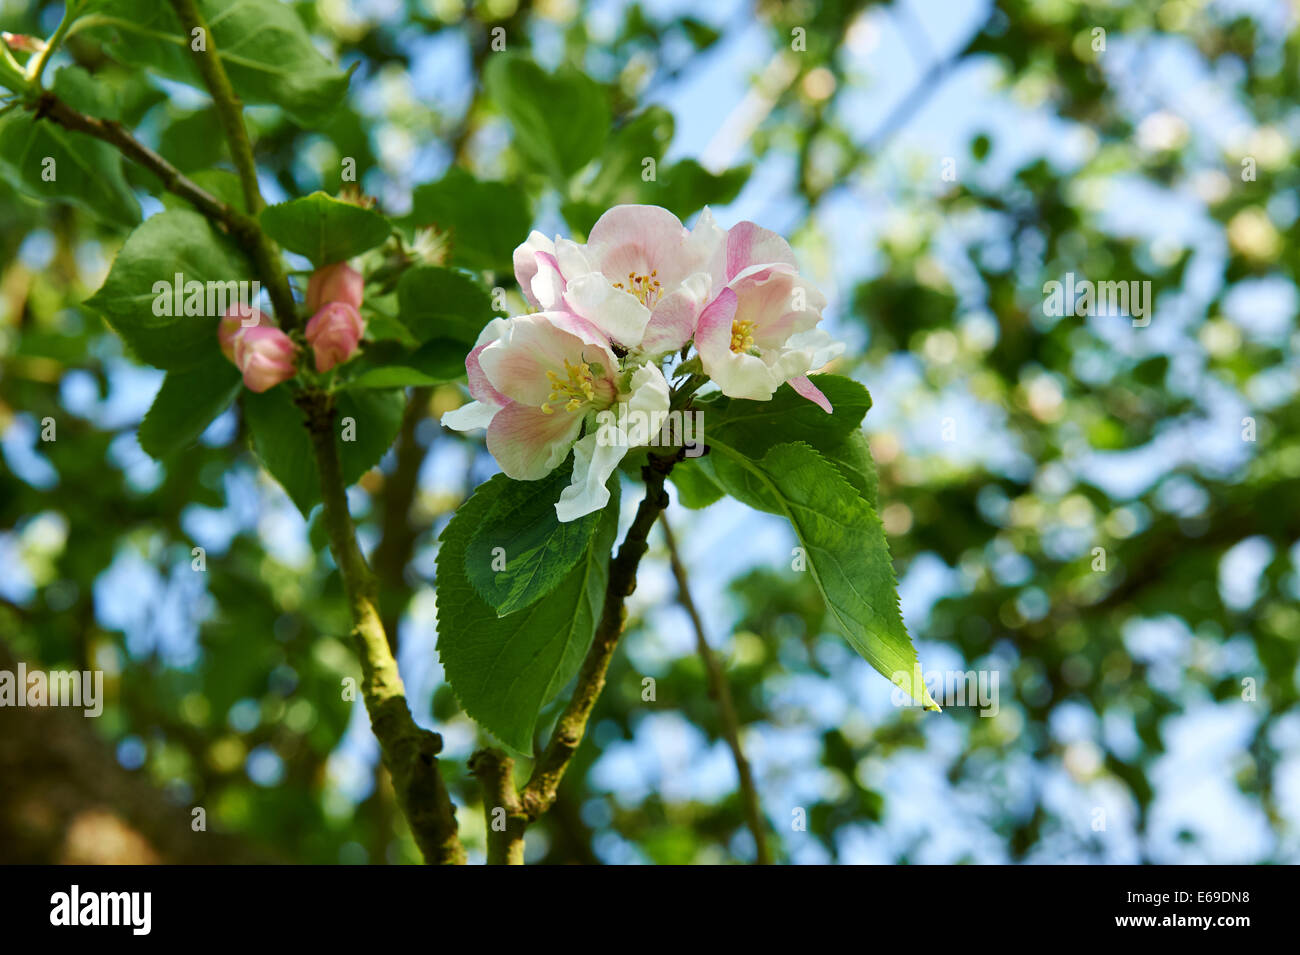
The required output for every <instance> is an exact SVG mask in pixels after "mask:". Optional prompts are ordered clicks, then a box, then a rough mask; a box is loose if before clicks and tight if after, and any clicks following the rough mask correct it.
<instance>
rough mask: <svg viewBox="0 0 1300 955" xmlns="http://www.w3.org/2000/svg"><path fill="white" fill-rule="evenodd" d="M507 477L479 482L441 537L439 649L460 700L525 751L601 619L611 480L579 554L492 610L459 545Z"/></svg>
mask: <svg viewBox="0 0 1300 955" xmlns="http://www.w3.org/2000/svg"><path fill="white" fill-rule="evenodd" d="M509 482H510V479H509V478H507V477H505V475H501V474H498V475H497V476H495V477H493V478H492V479H491V480H489V481H487V482H485V483H484V484H482V485H480V486H479V488H478V490H477V491H475V492H474V495H473V496H472V497H470V499H469V500H467V501H466V502H465V503H464V504H462V505H461V507H460V509H459V510H457V511H456V513H455V515H453V517H452V519H451V521H450V522H449V523H448V525H447V527H446V529H445V530H443V532H442V535H441V537H440V538H439V541H440V547H439V549H438V562H437V565H438V579H437V583H438V656H439V658H440V659H441V661H442V665H443V668H444V669H445V671H446V674H447V681H448V683H450V684H451V688H452V690H453V691H454V692H455V694H456V698H457V699H458V700H460V704H461V706H462V707H463V708H464V710H465V712H466V713H468V714H469V715H470V716H471V717H472V718H473V719H474V720H475V721H477V722H478V724H479V725H480V726H482V727H483V728H484V729H486V730H487V731H488V732H490V733H492V734H493V735H494V736H496V737H497V738H498V739H499V740H501V742H503V743H505V744H506V745H507V746H509V747H510V748H511V749H514V750H516V751H517V752H520V753H529V754H531V753H532V747H533V731H534V728H535V726H536V724H537V716H538V713H539V712H540V710H541V708H542V707H543V706H544V705H545V704H546V703H547V702H548V701H549V700H551V699H552V698H554V696H555V695H556V694H557V693H559V692H560V691H561V690H562V689H563V688H564V687H565V686H566V685H567V684H568V682H569V681H570V680H572V679H573V677H574V675H575V674H576V673H577V672H578V669H579V667H580V666H581V665H582V658H583V656H584V655H585V654H586V652H587V648H588V647H589V646H590V645H591V638H592V635H593V634H594V633H595V630H596V624H597V623H598V622H599V620H600V614H601V610H602V608H603V606H604V600H605V584H606V582H607V580H608V577H609V555H610V549H611V548H612V547H613V544H614V538H615V537H616V536H617V534H618V485H617V479H614V480H613V481H612V482H611V485H610V491H611V494H612V495H613V500H612V501H611V503H610V505H609V506H608V507H606V508H605V510H604V511H603V512H602V513H601V518H600V522H599V525H598V527H597V530H596V533H595V534H593V535H592V538H591V541H590V544H589V546H588V548H587V550H586V551H585V552H584V556H583V558H582V559H581V560H579V562H578V564H577V565H576V566H575V567H573V568H572V569H571V570H570V571H569V574H568V576H566V577H565V578H564V580H563V581H561V582H560V584H559V586H558V587H556V588H555V589H554V590H553V591H551V593H550V594H548V595H547V596H546V597H544V598H542V599H541V600H539V601H537V602H536V603H534V604H533V605H532V606H530V607H526V608H525V609H523V610H518V611H515V612H514V613H511V614H507V615H506V616H504V617H498V616H497V614H496V611H495V610H493V609H492V608H491V607H490V606H488V604H487V603H486V602H484V600H483V599H482V598H481V597H480V596H479V595H478V593H477V592H476V591H475V590H474V586H473V585H472V584H471V583H470V582H469V578H468V577H467V576H466V572H465V560H466V550H467V548H468V547H469V543H470V540H471V538H472V536H473V534H474V530H475V528H477V527H478V525H479V523H480V522H481V521H482V520H483V519H484V518H485V517H487V515H488V513H489V512H490V510H491V508H492V506H493V504H494V503H495V502H496V500H497V498H498V496H499V495H500V494H502V493H503V492H504V490H505V488H506V487H507V485H508V484H509Z"/></svg>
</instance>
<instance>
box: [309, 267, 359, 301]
mask: <svg viewBox="0 0 1300 955" xmlns="http://www.w3.org/2000/svg"><path fill="white" fill-rule="evenodd" d="M365 286H366V280H365V279H364V278H363V277H362V275H361V273H360V272H358V271H357V270H356V269H354V268H353V267H352V266H350V265H348V264H347V263H346V262H335V263H334V264H333V265H327V266H325V267H324V268H320V269H317V270H316V271H315V272H313V273H312V274H311V278H309V279H307V311H309V312H311V313H312V314H315V313H316V312H319V311H320V310H321V308H322V307H324V306H326V305H328V304H330V302H343V303H345V304H347V305H351V306H352V307H353V308H360V307H361V298H362V293H363V291H364V290H365Z"/></svg>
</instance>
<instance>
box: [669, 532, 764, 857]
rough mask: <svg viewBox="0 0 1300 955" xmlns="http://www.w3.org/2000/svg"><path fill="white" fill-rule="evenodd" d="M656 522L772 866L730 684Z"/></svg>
mask: <svg viewBox="0 0 1300 955" xmlns="http://www.w3.org/2000/svg"><path fill="white" fill-rule="evenodd" d="M659 525H660V526H661V527H662V528H663V529H664V540H665V541H667V543H668V562H669V563H670V564H671V565H672V569H673V577H674V579H676V581H677V602H678V603H680V604H681V605H682V609H683V610H685V611H686V615H687V616H688V617H690V618H691V625H692V626H693V627H694V628H695V645H696V647H698V648H699V652H700V657H701V658H702V659H703V660H704V670H705V672H706V673H707V674H708V680H709V696H711V697H713V699H715V700H716V701H717V703H718V717H719V718H720V719H721V721H722V735H723V738H724V739H726V741H727V745H728V746H729V747H731V755H732V757H733V758H734V759H735V761H736V773H737V775H738V776H739V777H740V795H741V800H742V802H743V803H744V806H745V821H746V823H747V824H748V826H749V831H750V832H751V833H753V835H754V847H755V850H756V856H755V861H757V862H758V864H759V865H771V864H772V853H771V850H769V849H768V846H767V827H766V825H765V824H764V820H763V809H762V807H761V806H760V805H759V801H758V789H757V787H755V785H754V776H753V774H752V773H751V772H750V769H749V760H747V759H746V758H745V751H744V749H743V748H742V747H741V745H740V720H739V718H738V717H737V716H736V705H735V702H734V701H733V700H732V698H731V687H730V685H728V683H727V675H726V673H724V672H723V670H722V664H721V663H719V662H718V656H717V654H715V653H714V652H713V648H712V647H710V646H709V641H708V640H706V639H705V638H704V623H703V621H702V620H701V619H700V614H699V611H698V610H696V608H695V601H694V599H692V597H691V588H690V584H689V583H688V579H687V576H686V567H685V566H684V565H683V564H682V559H681V555H680V554H678V552H677V541H676V540H675V539H674V538H673V532H672V529H671V528H670V527H669V526H668V515H667V514H660V515H659Z"/></svg>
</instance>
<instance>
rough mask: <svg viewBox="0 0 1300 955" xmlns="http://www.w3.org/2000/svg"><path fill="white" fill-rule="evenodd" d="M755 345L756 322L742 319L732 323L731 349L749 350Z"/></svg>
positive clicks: (735, 350)
mask: <svg viewBox="0 0 1300 955" xmlns="http://www.w3.org/2000/svg"><path fill="white" fill-rule="evenodd" d="M753 347H754V323H753V322H751V321H740V322H732V323H731V350H732V351H734V352H737V353H739V352H747V351H749V350H750V349H751V348H753Z"/></svg>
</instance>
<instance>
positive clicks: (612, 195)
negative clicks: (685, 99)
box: [566, 106, 674, 231]
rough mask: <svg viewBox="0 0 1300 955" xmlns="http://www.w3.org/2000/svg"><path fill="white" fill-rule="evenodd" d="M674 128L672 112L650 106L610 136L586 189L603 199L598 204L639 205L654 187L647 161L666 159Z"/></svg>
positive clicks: (604, 205) (598, 198)
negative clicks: (647, 173)
mask: <svg viewBox="0 0 1300 955" xmlns="http://www.w3.org/2000/svg"><path fill="white" fill-rule="evenodd" d="M673 126H674V123H673V114H672V113H670V112H668V110H666V109H664V108H663V107H662V106H650V107H647V108H646V109H645V110H643V111H642V112H640V113H638V114H637V115H636V116H633V117H632V118H631V119H629V120H628V121H627V122H626V123H624V124H623V125H622V126H620V127H619V128H618V129H617V130H615V131H614V132H613V133H612V134H611V135H610V137H609V145H608V146H606V147H605V149H604V151H603V152H602V153H601V158H600V170H599V172H597V173H596V175H595V177H594V178H593V179H592V180H591V184H590V185H589V186H588V188H587V190H586V191H587V192H588V194H589V195H591V196H594V197H596V199H597V200H599V202H598V203H597V204H598V205H600V206H603V207H605V208H608V207H609V206H612V205H617V204H618V203H619V202H638V201H640V197H641V195H642V190H643V189H646V188H653V184H652V183H647V182H646V181H645V179H644V178H643V176H644V173H645V169H646V166H645V161H646V160H647V159H653V160H654V161H655V162H656V163H658V162H659V160H661V159H663V156H664V153H665V152H666V151H667V149H668V145H669V143H671V142H672V139H673ZM566 218H567V216H566ZM584 231H587V230H585V229H584Z"/></svg>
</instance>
